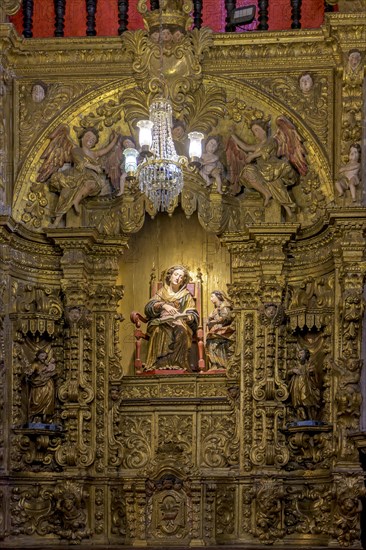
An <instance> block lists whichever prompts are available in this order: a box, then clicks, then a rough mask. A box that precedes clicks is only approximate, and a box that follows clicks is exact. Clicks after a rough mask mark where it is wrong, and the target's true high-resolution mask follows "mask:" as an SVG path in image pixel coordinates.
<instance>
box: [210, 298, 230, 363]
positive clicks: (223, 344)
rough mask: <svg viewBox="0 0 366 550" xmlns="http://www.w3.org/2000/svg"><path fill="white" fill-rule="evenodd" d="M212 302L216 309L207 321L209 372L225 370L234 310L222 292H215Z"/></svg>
mask: <svg viewBox="0 0 366 550" xmlns="http://www.w3.org/2000/svg"><path fill="white" fill-rule="evenodd" d="M211 302H212V303H213V305H214V306H215V309H214V310H213V311H212V312H211V313H210V315H209V317H208V321H207V328H208V333H207V336H206V355H207V358H208V368H209V370H217V369H225V368H226V367H227V361H228V358H229V348H230V345H231V336H232V334H233V332H234V328H233V319H234V316H233V310H232V305H231V302H230V300H229V298H228V297H227V296H226V294H225V293H224V292H222V291H221V290H214V291H213V292H212V294H211Z"/></svg>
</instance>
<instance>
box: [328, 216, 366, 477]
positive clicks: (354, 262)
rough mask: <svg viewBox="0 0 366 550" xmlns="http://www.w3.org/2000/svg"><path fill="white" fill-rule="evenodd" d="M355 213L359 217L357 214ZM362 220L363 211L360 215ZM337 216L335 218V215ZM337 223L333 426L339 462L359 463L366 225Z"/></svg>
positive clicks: (353, 220) (358, 221) (337, 220)
mask: <svg viewBox="0 0 366 550" xmlns="http://www.w3.org/2000/svg"><path fill="white" fill-rule="evenodd" d="M353 213H355V214H356V211H355V210H354V211H353ZM358 213H359V215H360V217H361V210H360V211H359V212H358ZM335 216H336V214H335ZM360 217H359V219H349V220H347V219H344V218H343V219H339V218H338V219H335V220H334V222H335V225H336V236H337V238H336V243H335V246H334V255H335V265H336V296H337V295H338V300H337V301H338V304H339V307H338V311H337V312H336V324H335V335H334V336H335V342H334V344H335V350H334V365H333V371H334V376H333V404H334V407H333V422H334V423H335V424H336V425H338V430H337V431H338V449H337V451H338V452H337V455H338V461H339V462H340V463H344V462H346V463H349V464H350V465H351V464H352V463H353V467H354V466H355V461H356V463H357V459H358V452H357V449H356V448H355V445H354V443H353V441H352V439H351V438H350V436H351V435H352V432H356V431H357V430H358V429H359V419H360V406H361V400H362V399H361V394H360V375H361V369H362V358H361V357H362V356H361V347H362V319H363V313H364V306H365V304H364V284H365V276H366V262H365V260H364V249H365V238H364V232H365V227H366V224H365V222H364V220H362V219H360Z"/></svg>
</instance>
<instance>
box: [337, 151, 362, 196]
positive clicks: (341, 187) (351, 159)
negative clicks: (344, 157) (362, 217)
mask: <svg viewBox="0 0 366 550" xmlns="http://www.w3.org/2000/svg"><path fill="white" fill-rule="evenodd" d="M360 156H361V147H360V145H359V144H358V143H355V144H353V145H351V147H350V149H349V154H348V162H347V163H346V164H345V165H344V166H341V168H340V169H339V173H338V179H337V181H336V183H335V185H336V189H337V191H338V195H339V196H340V197H342V196H343V195H344V193H345V191H347V190H348V189H349V191H350V193H351V197H352V201H353V202H356V200H357V199H356V190H357V187H358V186H359V185H360V169H361V163H360Z"/></svg>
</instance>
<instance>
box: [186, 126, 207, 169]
mask: <svg viewBox="0 0 366 550" xmlns="http://www.w3.org/2000/svg"><path fill="white" fill-rule="evenodd" d="M204 137H205V136H204V135H203V134H202V133H201V132H190V133H189V134H188V138H189V153H188V154H189V165H190V166H191V167H195V168H200V167H201V161H200V158H201V156H202V140H203V138H204Z"/></svg>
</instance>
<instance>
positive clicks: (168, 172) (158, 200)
mask: <svg viewBox="0 0 366 550" xmlns="http://www.w3.org/2000/svg"><path fill="white" fill-rule="evenodd" d="M149 112H150V120H149V121H147V120H142V121H140V122H139V123H138V126H139V128H140V140H139V141H140V146H141V149H142V152H141V155H142V157H144V160H143V162H142V163H141V164H139V165H138V167H137V178H138V181H139V186H140V190H141V191H142V193H144V194H145V195H146V197H147V198H148V199H149V200H150V201H151V202H152V204H153V206H154V209H155V210H156V211H158V210H162V211H164V210H168V208H169V206H170V205H171V204H172V203H173V201H174V200H175V198H176V197H177V196H178V195H179V194H180V192H181V191H182V189H183V171H182V158H181V157H179V156H178V155H177V153H176V150H175V147H174V142H173V138H172V132H171V127H172V106H171V104H170V102H169V101H168V100H167V99H164V98H157V99H155V100H154V101H153V102H152V103H151V106H150V110H149ZM149 131H150V135H149ZM150 136H151V137H150ZM149 153H150V156H149Z"/></svg>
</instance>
